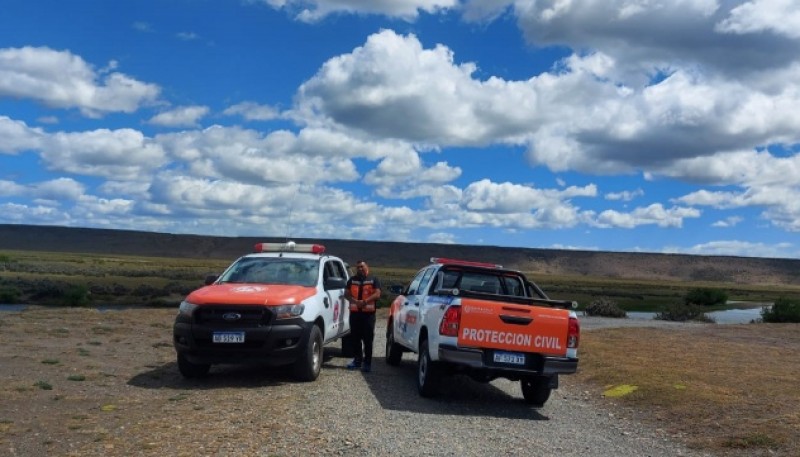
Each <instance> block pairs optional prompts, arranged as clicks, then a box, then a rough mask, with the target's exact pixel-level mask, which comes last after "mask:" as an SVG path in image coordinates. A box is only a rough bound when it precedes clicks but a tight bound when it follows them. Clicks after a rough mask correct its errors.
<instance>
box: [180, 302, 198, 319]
mask: <svg viewBox="0 0 800 457" xmlns="http://www.w3.org/2000/svg"><path fill="white" fill-rule="evenodd" d="M195 309H197V305H195V304H194V303H191V302H188V301H186V300H184V301H182V302H181V306H179V307H178V315H180V316H186V317H192V313H194V310H195Z"/></svg>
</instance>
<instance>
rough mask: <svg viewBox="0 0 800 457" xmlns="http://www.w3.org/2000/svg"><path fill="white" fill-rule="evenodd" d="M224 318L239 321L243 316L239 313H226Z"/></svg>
mask: <svg viewBox="0 0 800 457" xmlns="http://www.w3.org/2000/svg"><path fill="white" fill-rule="evenodd" d="M222 318H223V319H225V320H226V321H228V322H233V321H238V320H239V319H241V318H242V315H241V314H239V313H225V314H223V315H222Z"/></svg>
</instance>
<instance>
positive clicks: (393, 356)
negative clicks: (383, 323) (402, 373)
mask: <svg viewBox="0 0 800 457" xmlns="http://www.w3.org/2000/svg"><path fill="white" fill-rule="evenodd" d="M393 327H394V324H393V323H392V322H389V326H388V328H387V329H386V363H387V364H388V365H391V366H393V367H396V366H398V365H400V359H402V358H403V348H402V347H401V346H400V345H399V344H397V343H395V342H394V328H393Z"/></svg>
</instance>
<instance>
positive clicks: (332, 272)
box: [323, 260, 346, 279]
mask: <svg viewBox="0 0 800 457" xmlns="http://www.w3.org/2000/svg"><path fill="white" fill-rule="evenodd" d="M345 277H346V275H345V274H344V266H343V265H342V264H341V262H337V261H335V260H329V261H327V262H325V273H324V276H323V279H328V278H345Z"/></svg>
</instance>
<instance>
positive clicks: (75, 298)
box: [64, 286, 89, 306]
mask: <svg viewBox="0 0 800 457" xmlns="http://www.w3.org/2000/svg"><path fill="white" fill-rule="evenodd" d="M64 304H65V305H67V306H86V305H88V304H89V289H87V288H86V286H72V287H70V288H69V289H67V290H66V291H65V292H64Z"/></svg>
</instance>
